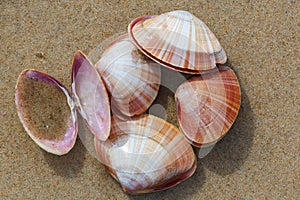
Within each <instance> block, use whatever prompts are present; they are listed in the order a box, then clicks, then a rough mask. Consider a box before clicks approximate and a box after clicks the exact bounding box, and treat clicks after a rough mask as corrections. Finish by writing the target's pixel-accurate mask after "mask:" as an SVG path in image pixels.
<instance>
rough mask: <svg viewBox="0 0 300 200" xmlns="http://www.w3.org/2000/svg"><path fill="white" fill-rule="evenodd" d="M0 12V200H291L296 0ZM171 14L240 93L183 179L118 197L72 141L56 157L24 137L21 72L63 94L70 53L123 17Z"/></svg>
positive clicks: (297, 122) (27, 6) (26, 6)
mask: <svg viewBox="0 0 300 200" xmlns="http://www.w3.org/2000/svg"><path fill="white" fill-rule="evenodd" d="M0 6H1V14H0V17H1V21H0V24H1V34H0V41H1V45H0V49H1V54H0V63H1V64H0V69H1V76H0V100H1V101H0V120H1V137H0V158H1V166H0V183H1V184H0V197H1V199H37V198H39V199H63V198H64V199H300V184H299V183H300V181H299V178H300V170H299V169H300V165H299V163H300V158H299V150H300V148H299V147H300V142H299V132H300V100H299V99H300V87H299V85H300V76H299V72H300V68H299V66H300V57H299V55H300V50H299V49H300V48H299V46H300V42H299V40H300V38H299V33H300V21H299V19H300V12H299V10H300V2H299V1H293V0H290V1H288V0H287V1H275V0H274V1H261V2H260V1H222V3H221V2H217V1H210V2H209V3H208V2H206V1H203V2H202V1H201V2H199V1H183V0H181V1H172V2H171V1H157V0H153V1H98V2H92V1H70V2H67V1H64V2H63V3H60V2H58V1H53V2H50V1H49V2H48V1H43V2H41V1H30V2H29V1H18V3H13V2H10V1H7V0H4V1H1V3H0ZM175 9H182V10H187V11H190V12H192V13H193V14H194V15H196V16H197V17H199V18H200V19H202V20H203V21H204V22H205V23H206V24H207V25H208V27H209V28H210V29H211V30H212V31H213V32H214V33H215V35H216V37H217V38H218V39H219V40H220V42H221V44H222V46H223V48H224V49H225V51H226V53H227V56H228V59H229V61H228V63H229V65H230V67H231V68H232V69H233V70H234V71H235V72H236V74H237V76H238V79H239V81H240V84H241V88H242V105H241V109H240V113H239V116H238V118H237V120H236V123H235V124H234V125H233V127H232V129H231V130H230V131H229V132H228V134H227V135H226V136H225V137H224V138H223V139H222V140H221V141H220V142H219V143H218V144H217V145H216V146H215V148H214V149H213V150H212V152H210V154H209V155H208V156H207V157H205V158H204V159H201V160H198V164H197V170H196V172H195V174H194V175H193V176H192V177H191V178H190V179H188V180H187V181H185V182H183V183H181V184H180V185H178V186H176V187H174V188H171V189H168V190H166V191H162V192H157V193H153V194H146V195H137V196H132V195H127V194H125V193H124V192H123V191H122V189H121V187H120V185H119V184H118V183H117V182H116V181H115V180H113V178H112V177H111V176H110V175H109V174H108V173H107V172H106V171H105V169H104V167H103V166H101V164H100V163H99V162H98V161H97V160H96V159H95V158H94V157H93V156H91V155H90V154H89V152H88V151H87V150H86V149H85V147H84V146H83V144H82V143H81V142H80V140H79V139H78V140H77V143H76V145H75V147H74V149H73V150H72V151H71V152H70V153H69V154H68V155H66V156H61V157H58V156H55V155H51V154H49V153H46V152H44V151H43V150H42V149H40V148H39V147H38V146H37V145H36V144H35V143H34V142H33V141H32V140H31V139H30V137H29V136H28V134H27V133H26V132H25V130H24V128H23V127H22V125H21V123H20V122H19V119H18V116H17V113H16V108H15V104H14V91H15V88H14V87H15V84H16V81H17V77H18V75H19V74H20V73H21V72H22V71H23V70H24V69H25V68H34V69H36V70H40V71H42V72H45V73H48V74H50V75H51V76H54V77H56V78H57V79H58V80H59V81H61V82H62V83H63V84H64V85H65V86H66V87H67V88H69V89H70V84H71V83H70V80H71V64H72V59H73V55H74V53H75V51H76V50H78V49H79V50H82V51H83V52H84V53H86V54H87V55H91V54H92V53H93V51H94V50H95V49H98V48H101V47H99V45H100V44H101V42H102V41H104V40H105V39H107V38H108V37H110V36H112V35H114V34H116V33H119V32H124V31H126V29H127V25H128V24H129V22H130V21H131V20H132V19H134V18H136V17H138V16H141V15H151V14H160V13H163V12H167V11H170V10H175ZM93 59H94V60H93ZM95 59H96V58H92V61H93V62H95ZM167 93H169V92H167ZM170 102H171V103H170V104H173V103H174V101H170ZM169 106H171V107H172V106H173V107H172V109H171V110H174V109H173V108H174V105H169ZM168 117H169V118H170V116H168ZM174 117H175V116H173V118H174ZM171 118H172V117H171ZM169 120H170V119H169ZM170 121H171V120H170Z"/></svg>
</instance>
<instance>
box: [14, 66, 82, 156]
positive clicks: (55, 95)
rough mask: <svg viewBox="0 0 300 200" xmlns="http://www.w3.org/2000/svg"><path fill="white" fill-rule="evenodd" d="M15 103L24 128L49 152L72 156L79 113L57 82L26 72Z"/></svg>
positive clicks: (41, 75)
mask: <svg viewBox="0 0 300 200" xmlns="http://www.w3.org/2000/svg"><path fill="white" fill-rule="evenodd" d="M15 98H16V99H15V101H16V106H17V112H18V115H19V118H20V121H21V123H22V125H23V126H24V128H25V130H26V132H27V133H28V134H29V136H30V137H31V138H32V139H33V140H34V141H35V142H36V143H37V144H38V145H39V146H40V147H41V148H42V149H44V150H45V151H47V152H49V153H53V154H57V155H63V154H66V153H68V152H69V151H70V150H71V149H72V147H73V146H74V144H75V141H76V137H77V120H76V118H77V117H76V112H75V109H74V106H73V102H72V99H71V97H70V95H69V92H68V91H67V89H66V88H65V87H64V86H63V85H62V84H61V83H60V82H58V81H57V80H56V79H55V78H53V77H51V76H49V75H47V74H44V73H41V72H38V71H35V70H32V69H27V70H24V71H23V72H22V73H21V74H20V76H19V78H18V81H17V85H16V94H15Z"/></svg>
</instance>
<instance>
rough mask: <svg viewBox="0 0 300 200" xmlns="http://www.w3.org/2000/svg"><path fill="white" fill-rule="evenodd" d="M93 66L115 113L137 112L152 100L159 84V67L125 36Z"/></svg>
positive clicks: (140, 111) (144, 109)
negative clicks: (101, 79) (108, 95)
mask: <svg viewBox="0 0 300 200" xmlns="http://www.w3.org/2000/svg"><path fill="white" fill-rule="evenodd" d="M96 68H97V70H98V72H99V73H100V74H101V76H102V78H103V81H104V82H105V84H106V87H107V90H108V92H109V94H110V98H111V107H112V111H113V113H114V114H116V115H117V116H120V117H122V118H126V116H134V115H139V114H141V113H143V112H145V111H146V110H147V108H148V107H149V106H150V105H151V103H152V102H153V100H154V99H155V97H156V95H157V93H158V89H159V85H160V76H161V74H160V73H161V72H160V66H159V65H158V64H157V63H155V62H153V61H151V60H150V59H148V58H147V57H146V56H144V55H143V54H141V52H140V51H139V50H138V49H137V48H136V47H135V46H134V44H133V43H132V42H131V40H130V38H129V37H128V35H123V36H121V37H119V38H117V39H116V40H115V41H113V42H112V43H111V44H110V45H109V46H108V47H107V49H106V51H105V52H104V53H103V55H102V57H101V59H100V60H99V61H98V62H97V64H96Z"/></svg>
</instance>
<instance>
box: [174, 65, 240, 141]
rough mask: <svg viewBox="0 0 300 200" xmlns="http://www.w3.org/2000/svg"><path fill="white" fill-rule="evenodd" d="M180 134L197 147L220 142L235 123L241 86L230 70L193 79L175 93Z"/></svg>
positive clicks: (225, 69)
mask: <svg viewBox="0 0 300 200" xmlns="http://www.w3.org/2000/svg"><path fill="white" fill-rule="evenodd" d="M175 100H176V103H177V117H178V123H179V126H180V129H181V131H182V132H183V133H184V134H185V136H186V138H187V139H188V140H189V141H190V142H191V143H192V144H193V145H194V146H197V147H200V146H204V147H205V146H209V145H212V144H215V143H216V142H217V141H218V140H220V139H221V138H222V137H223V136H224V135H225V134H226V132H227V131H228V130H229V129H230V127H231V126H232V124H233V123H234V121H235V119H236V117H237V115H238V111H239V108H240V104H241V91H240V86H239V83H238V80H237V77H236V76H235V74H234V72H233V70H231V69H230V68H228V67H226V68H224V69H220V71H219V72H218V73H209V74H204V75H201V76H194V77H192V78H190V79H189V80H188V81H187V82H185V83H183V84H182V85H180V86H179V87H178V89H177V91H176V93H175Z"/></svg>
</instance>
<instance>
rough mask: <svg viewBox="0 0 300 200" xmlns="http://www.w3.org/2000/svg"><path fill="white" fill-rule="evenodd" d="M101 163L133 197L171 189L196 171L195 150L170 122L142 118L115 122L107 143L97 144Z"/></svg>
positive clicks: (115, 120)
mask: <svg viewBox="0 0 300 200" xmlns="http://www.w3.org/2000/svg"><path fill="white" fill-rule="evenodd" d="M95 146H96V152H97V154H98V159H99V161H100V162H101V163H103V164H104V165H105V166H106V167H107V169H108V170H109V172H110V173H111V175H112V176H113V177H114V178H115V179H116V180H118V181H119V182H120V184H121V185H122V187H123V189H124V190H125V191H126V192H129V193H146V192H151V191H157V190H162V189H166V188H169V187H171V186H174V185H177V184H179V183H180V182H181V181H183V180H185V179H187V178H188V177H190V176H191V175H192V174H193V173H194V171H195V168H196V159H195V154H194V152H193V149H192V147H191V146H190V145H189V144H188V142H187V141H186V140H185V138H184V136H183V135H182V134H181V133H180V132H179V130H178V129H177V128H176V127H175V126H173V125H171V124H169V123H167V122H166V121H164V120H162V119H160V118H158V117H155V116H152V115H141V116H139V117H136V118H134V119H132V120H130V121H122V120H118V119H117V118H115V117H114V118H113V119H112V129H111V135H110V137H109V138H108V140H107V141H105V142H102V141H99V140H95Z"/></svg>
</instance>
